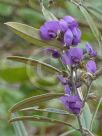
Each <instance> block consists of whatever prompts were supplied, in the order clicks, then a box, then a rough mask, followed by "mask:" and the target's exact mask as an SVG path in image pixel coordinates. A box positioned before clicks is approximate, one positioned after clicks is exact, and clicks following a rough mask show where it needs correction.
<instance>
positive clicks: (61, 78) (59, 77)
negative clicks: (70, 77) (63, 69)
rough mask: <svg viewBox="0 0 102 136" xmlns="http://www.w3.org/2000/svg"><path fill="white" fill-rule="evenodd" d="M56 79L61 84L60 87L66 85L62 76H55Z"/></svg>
mask: <svg viewBox="0 0 102 136" xmlns="http://www.w3.org/2000/svg"><path fill="white" fill-rule="evenodd" d="M57 78H58V80H59V81H60V82H61V84H62V85H66V84H67V80H66V79H65V78H64V77H63V76H61V75H57Z"/></svg>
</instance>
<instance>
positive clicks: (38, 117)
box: [9, 115, 78, 130]
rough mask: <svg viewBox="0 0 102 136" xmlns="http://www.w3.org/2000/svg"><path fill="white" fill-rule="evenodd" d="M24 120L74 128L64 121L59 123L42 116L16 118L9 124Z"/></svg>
mask: <svg viewBox="0 0 102 136" xmlns="http://www.w3.org/2000/svg"><path fill="white" fill-rule="evenodd" d="M24 120H28V121H38V122H49V123H58V124H63V125H67V126H69V127H72V128H74V127H73V126H72V125H71V124H69V123H67V122H64V121H59V120H56V119H53V118H48V117H43V116H38V115H37V116H36V115H35V116H22V117H17V118H12V119H11V120H10V121H9V122H10V123H12V122H15V121H24ZM74 129H75V130H78V129H76V128H74Z"/></svg>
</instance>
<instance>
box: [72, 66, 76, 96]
mask: <svg viewBox="0 0 102 136" xmlns="http://www.w3.org/2000/svg"><path fill="white" fill-rule="evenodd" d="M71 82H72V93H74V94H75V92H76V86H75V82H74V75H73V67H71Z"/></svg>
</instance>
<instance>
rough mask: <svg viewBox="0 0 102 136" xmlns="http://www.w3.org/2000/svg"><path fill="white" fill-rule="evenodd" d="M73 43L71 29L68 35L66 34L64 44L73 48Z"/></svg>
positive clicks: (67, 32) (68, 30)
mask: <svg viewBox="0 0 102 136" xmlns="http://www.w3.org/2000/svg"><path fill="white" fill-rule="evenodd" d="M72 41H73V33H72V32H71V30H70V29H67V31H66V33H65V34H64V43H65V44H66V45H67V46H71V45H72Z"/></svg>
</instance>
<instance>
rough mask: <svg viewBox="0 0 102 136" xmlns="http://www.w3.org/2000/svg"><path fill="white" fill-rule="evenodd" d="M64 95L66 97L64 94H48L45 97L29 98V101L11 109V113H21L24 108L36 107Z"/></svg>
mask: <svg viewBox="0 0 102 136" xmlns="http://www.w3.org/2000/svg"><path fill="white" fill-rule="evenodd" d="M63 95H64V94H63V93H47V94H43V95H37V96H33V97H30V98H27V99H25V100H23V101H20V102H18V103H17V104H15V105H14V106H13V107H12V108H11V109H10V112H16V111H19V110H21V109H24V108H28V107H31V106H36V104H39V103H41V102H44V101H48V100H51V99H56V98H58V97H61V96H63Z"/></svg>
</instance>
